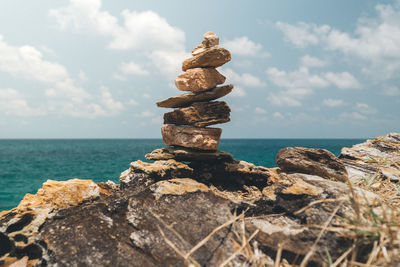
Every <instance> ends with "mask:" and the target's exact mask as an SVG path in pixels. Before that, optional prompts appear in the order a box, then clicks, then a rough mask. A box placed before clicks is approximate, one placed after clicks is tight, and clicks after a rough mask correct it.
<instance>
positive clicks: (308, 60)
mask: <svg viewBox="0 0 400 267" xmlns="http://www.w3.org/2000/svg"><path fill="white" fill-rule="evenodd" d="M300 61H301V65H302V66H304V67H308V68H319V67H323V66H325V65H326V62H325V61H323V60H321V59H319V58H316V57H312V56H310V55H305V56H303V57H302V58H301V59H300Z"/></svg>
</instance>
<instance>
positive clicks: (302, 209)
mask: <svg viewBox="0 0 400 267" xmlns="http://www.w3.org/2000/svg"><path fill="white" fill-rule="evenodd" d="M337 201H338V199H336V198H327V199H320V200H315V201H313V202H311V203H310V204H308V205H307V206H305V207H303V208H301V209H299V210H298V211H295V212H293V214H294V215H298V214H300V213H302V212H304V211H306V210H308V209H309V208H311V207H312V206H314V205H316V204H319V203H325V202H337Z"/></svg>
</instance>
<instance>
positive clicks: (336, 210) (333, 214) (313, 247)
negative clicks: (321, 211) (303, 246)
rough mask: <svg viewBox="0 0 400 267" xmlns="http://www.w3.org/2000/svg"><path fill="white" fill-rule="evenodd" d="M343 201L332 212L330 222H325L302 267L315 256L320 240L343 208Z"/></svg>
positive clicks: (302, 262)
mask: <svg viewBox="0 0 400 267" xmlns="http://www.w3.org/2000/svg"><path fill="white" fill-rule="evenodd" d="M342 204H343V201H341V202H340V203H339V205H338V206H337V207H336V208H335V210H334V211H333V212H332V214H331V216H329V218H328V220H327V221H326V222H325V224H324V228H323V229H322V230H321V232H319V234H318V237H317V239H316V240H315V242H314V244H313V245H312V247H311V249H310V251H309V252H308V253H307V254H306V256H305V257H304V259H303V260H302V261H301V264H300V267H305V266H306V265H307V263H308V261H309V259H310V258H311V256H312V255H313V254H314V252H315V248H316V247H317V244H318V242H319V240H320V239H321V237H322V235H323V234H324V233H325V230H326V228H327V227H328V225H329V224H330V223H331V221H332V219H333V217H334V216H335V215H336V213H337V212H338V210H339V209H340V207H341V206H342Z"/></svg>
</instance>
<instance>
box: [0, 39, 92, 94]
mask: <svg viewBox="0 0 400 267" xmlns="http://www.w3.org/2000/svg"><path fill="white" fill-rule="evenodd" d="M0 71H4V72H7V73H10V74H12V75H20V76H23V77H24V78H26V79H31V80H37V81H40V82H44V83H48V84H50V85H52V86H53V87H55V88H57V89H58V91H59V92H60V93H61V94H62V95H64V96H65V95H66V96H68V97H69V98H70V99H71V100H72V101H74V102H82V101H83V100H84V99H85V98H88V97H89V94H88V93H87V92H86V91H85V90H84V89H83V88H80V87H78V86H76V85H75V82H74V80H73V79H72V78H71V77H70V75H69V73H68V71H67V70H66V68H65V67H64V66H62V65H60V64H58V63H55V62H50V61H47V60H44V59H43V55H42V53H41V52H40V51H39V50H37V49H36V48H34V47H32V46H27V45H25V46H12V45H9V44H7V43H6V42H5V41H4V39H3V37H2V36H1V35H0Z"/></svg>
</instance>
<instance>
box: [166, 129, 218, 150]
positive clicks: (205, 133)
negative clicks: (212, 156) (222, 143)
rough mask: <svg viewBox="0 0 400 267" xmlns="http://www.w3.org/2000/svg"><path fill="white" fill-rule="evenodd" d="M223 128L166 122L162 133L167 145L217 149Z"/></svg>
mask: <svg viewBox="0 0 400 267" xmlns="http://www.w3.org/2000/svg"><path fill="white" fill-rule="evenodd" d="M221 133H222V129H220V128H195V127H189V126H177V125H172V124H164V125H163V126H162V127H161V135H162V137H163V141H164V143H165V144H166V145H167V146H183V147H188V148H195V149H200V150H217V149H218V145H219V140H220V137H221Z"/></svg>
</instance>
